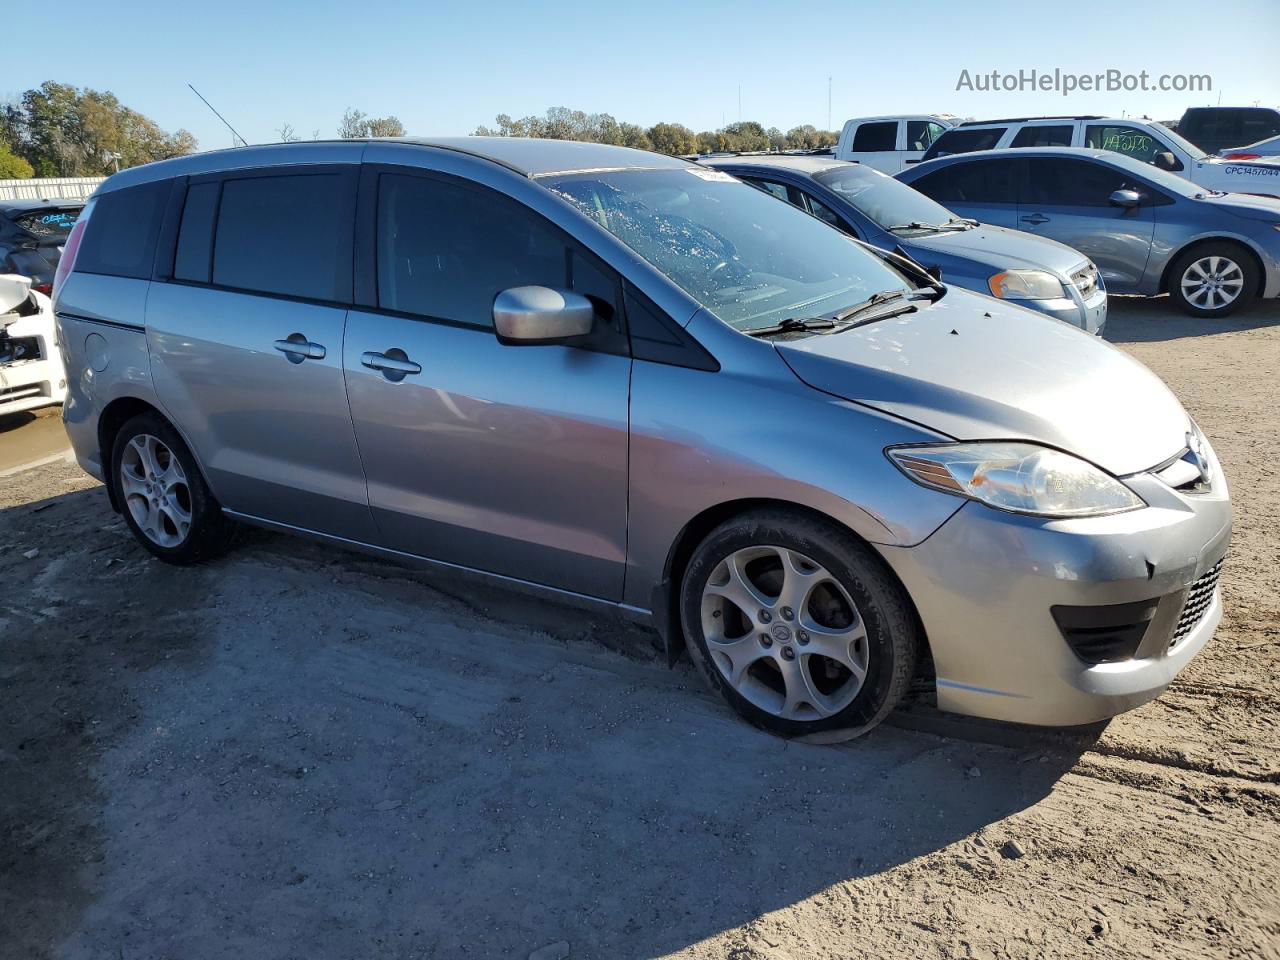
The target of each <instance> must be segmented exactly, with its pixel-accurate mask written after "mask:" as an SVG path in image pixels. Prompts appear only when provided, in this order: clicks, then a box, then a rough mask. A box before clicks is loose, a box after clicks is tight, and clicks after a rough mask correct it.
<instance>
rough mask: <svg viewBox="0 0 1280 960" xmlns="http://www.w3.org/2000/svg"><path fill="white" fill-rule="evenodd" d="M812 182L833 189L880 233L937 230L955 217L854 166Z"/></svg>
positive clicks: (916, 194) (909, 190)
mask: <svg viewBox="0 0 1280 960" xmlns="http://www.w3.org/2000/svg"><path fill="white" fill-rule="evenodd" d="M813 179H815V180H817V181H818V182H819V183H820V184H822V185H823V186H824V187H826V188H827V189H829V190H834V191H835V192H836V193H838V194H839V195H840V196H841V197H843V198H844V199H845V200H847V201H848V202H849V203H850V204H851V205H852V206H853V207H855V208H856V209H858V210H859V211H861V212H862V214H863V215H864V216H866V217H869V218H870V219H871V220H873V221H874V222H875V224H876V225H877V226H878V227H880V229H882V230H895V229H899V228H901V229H905V230H930V229H937V228H938V227H940V226H943V225H944V224H947V223H948V222H949V221H951V220H954V219H955V214H954V213H952V212H951V211H950V210H948V209H947V208H946V207H944V206H943V205H942V204H940V203H936V202H935V201H933V200H930V199H929V198H928V197H926V196H925V195H924V194H923V193H921V192H920V191H918V190H916V189H914V188H913V187H909V186H907V185H906V184H905V183H902V182H901V181H899V180H895V179H893V177H886V176H885V175H884V174H882V173H877V172H874V171H871V170H862V169H859V168H857V167H833V168H832V169H830V170H823V171H822V172H821V173H815V174H814V175H813Z"/></svg>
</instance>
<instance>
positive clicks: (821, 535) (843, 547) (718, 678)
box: [680, 509, 921, 742]
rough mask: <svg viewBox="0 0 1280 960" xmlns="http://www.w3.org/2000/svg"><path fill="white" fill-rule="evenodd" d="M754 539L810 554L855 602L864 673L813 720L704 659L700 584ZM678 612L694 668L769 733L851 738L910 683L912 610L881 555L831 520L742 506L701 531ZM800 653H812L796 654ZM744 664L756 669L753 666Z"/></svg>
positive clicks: (915, 631) (707, 655)
mask: <svg viewBox="0 0 1280 960" xmlns="http://www.w3.org/2000/svg"><path fill="white" fill-rule="evenodd" d="M756 546H760V547H780V548H784V549H786V550H792V551H795V552H797V553H799V554H802V555H803V556H804V557H806V558H810V559H811V560H812V561H814V562H816V563H817V564H818V565H820V566H821V567H824V568H825V569H826V571H827V572H828V573H829V574H830V575H831V577H832V579H834V580H836V581H837V582H838V583H839V585H840V587H842V588H843V589H844V591H846V593H847V594H848V596H849V598H851V599H852V600H853V603H854V604H855V605H856V609H857V614H858V615H859V616H860V617H861V622H862V625H863V627H864V628H865V631H866V636H867V654H866V656H867V662H866V676H865V678H864V679H863V681H862V686H861V688H859V689H858V690H857V693H856V695H854V697H853V700H852V701H851V702H849V703H848V704H847V705H846V706H844V707H843V709H840V710H839V711H838V712H836V713H833V714H831V715H829V716H823V717H816V718H814V719H793V718H789V717H783V716H779V715H777V713H774V712H770V711H769V710H766V709H762V708H761V706H758V705H757V704H756V703H753V702H751V700H749V699H747V698H746V697H745V696H743V695H742V694H741V693H740V692H739V691H738V690H737V689H735V687H734V686H733V684H732V683H730V681H729V679H728V678H727V677H726V676H725V675H724V674H723V673H722V672H721V669H720V668H719V667H717V666H716V665H715V663H713V662H712V654H711V650H710V648H709V646H708V642H707V638H706V636H705V635H704V631H703V622H704V610H703V591H704V589H705V588H706V586H707V584H708V581H709V579H710V578H711V576H712V575H713V573H715V572H716V571H717V570H723V569H724V568H723V567H721V564H722V563H723V562H724V561H725V560H726V558H728V557H730V556H731V555H733V554H735V552H736V551H739V550H744V549H748V548H751V547H756ZM712 616H719V614H715V613H713V614H712ZM680 618H681V626H682V627H683V629H684V634H685V637H686V639H687V640H688V644H687V646H688V649H689V654H690V657H691V659H692V660H693V662H694V664H695V666H696V667H697V668H698V671H699V673H701V674H702V677H703V679H704V680H706V682H707V683H708V684H709V685H710V686H711V688H712V689H713V690H716V691H717V692H718V693H719V694H720V695H721V696H722V697H724V699H725V700H726V701H727V702H728V703H729V705H730V706H731V707H733V708H734V709H735V710H736V711H737V712H738V713H740V714H741V715H742V716H743V717H744V718H746V719H747V720H748V721H750V722H751V723H753V724H755V725H756V726H758V727H761V728H763V729H765V730H768V731H769V732H771V733H774V734H778V735H779V736H783V737H803V738H806V739H810V740H812V741H815V742H836V741H840V740H847V739H851V738H853V737H856V736H859V735H861V734H863V733H865V732H866V731H868V730H870V729H871V728H872V727H875V726H876V725H877V724H879V723H880V722H881V721H882V720H883V719H884V718H885V717H886V716H888V714H889V712H890V711H892V710H893V708H894V707H895V706H896V705H897V704H898V702H899V701H900V700H901V699H902V696H903V695H904V694H905V693H906V691H907V688H908V686H909V685H910V683H911V678H912V675H913V674H914V671H915V666H916V657H917V651H918V649H919V647H920V645H921V639H920V628H919V626H918V621H917V619H916V616H915V613H914V609H913V608H912V605H911V603H910V601H909V600H908V598H907V595H906V592H905V591H904V590H903V588H902V586H901V585H900V584H899V582H898V581H897V578H895V577H894V576H893V574H892V573H891V572H890V571H889V569H888V568H887V567H886V566H885V564H884V561H882V560H881V559H880V558H879V557H878V556H876V554H875V553H874V552H873V551H872V550H871V549H870V548H869V547H867V546H866V544H864V543H863V542H862V541H860V540H859V539H858V538H857V537H855V536H853V535H852V534H850V533H849V532H848V531H846V530H844V529H843V528H841V527H839V526H837V525H836V524H834V523H831V522H828V521H824V520H822V519H820V518H817V517H812V516H808V515H806V514H804V513H801V512H799V511H795V512H792V511H788V510H785V509H765V510H758V511H752V512H749V513H745V514H742V515H740V516H738V517H734V518H733V519H731V520H728V521H726V522H725V523H723V524H721V525H720V526H719V527H717V528H716V529H715V530H713V531H712V532H711V533H710V534H708V535H707V537H706V539H704V540H703V541H702V543H701V544H699V546H698V547H697V549H696V550H695V551H694V553H693V556H692V557H691V558H690V561H689V564H688V566H687V567H686V569H685V572H684V576H683V578H682V580H681V584H680ZM717 622H718V621H717ZM796 623H797V624H798V623H799V619H798V618H797V620H796ZM746 629H747V630H748V632H749V633H750V632H751V631H756V630H763V629H764V628H762V627H760V626H758V625H757V624H756V623H755V622H754V621H752V622H751V623H750V624H749V625H747V627H746ZM770 629H772V628H770ZM797 636H798V633H797ZM763 639H764V635H763V633H762V634H761V640H762V641H763ZM721 649H723V648H721ZM795 650H799V648H798V647H796V648H795ZM800 652H801V653H803V652H804V651H800ZM792 659H795V658H794V657H792ZM800 659H801V662H807V661H809V660H812V658H811V657H803V656H802V657H801V658H800ZM766 666H769V665H768V664H766ZM751 669H753V670H754V669H756V667H755V665H753V666H752V668H751ZM803 669H810V668H809V667H804V668H803Z"/></svg>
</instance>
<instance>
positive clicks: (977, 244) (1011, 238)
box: [895, 223, 1085, 276]
mask: <svg viewBox="0 0 1280 960" xmlns="http://www.w3.org/2000/svg"><path fill="white" fill-rule="evenodd" d="M895 239H897V240H898V242H899V243H901V244H902V247H903V249H904V250H918V251H920V255H921V256H923V257H926V259H927V258H928V255H929V254H934V255H938V256H953V257H963V258H964V259H966V260H970V261H972V262H974V263H982V264H986V265H987V266H989V267H991V268H992V269H991V272H992V273H998V272H999V271H1001V270H1011V269H1013V268H1015V267H1031V268H1038V269H1042V270H1043V269H1049V270H1053V271H1055V272H1056V273H1058V274H1060V275H1062V276H1070V275H1071V271H1072V270H1074V269H1075V268H1077V267H1079V266H1080V264H1082V263H1083V262H1084V259H1085V258H1084V254H1082V253H1080V252H1079V251H1078V250H1073V249H1071V247H1068V246H1067V245H1066V244H1064V243H1058V241H1056V240H1049V239H1047V238H1045V237H1037V236H1035V235H1034V234H1031V233H1024V232H1022V231H1021V230H1007V229H1005V228H1004V227H993V226H991V225H989V224H985V223H984V224H982V225H980V226H977V227H974V228H973V229H972V230H949V231H946V232H943V233H933V234H924V235H922V236H918V237H899V238H895ZM925 251H928V253H925Z"/></svg>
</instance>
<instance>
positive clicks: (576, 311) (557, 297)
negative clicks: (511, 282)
mask: <svg viewBox="0 0 1280 960" xmlns="http://www.w3.org/2000/svg"><path fill="white" fill-rule="evenodd" d="M595 315H596V309H595V307H594V306H592V304H591V301H590V300H588V299H587V298H586V297H584V296H581V295H580V294H576V293H573V292H571V291H569V290H557V289H554V288H553V287H512V288H511V289H509V290H503V291H502V292H501V293H500V294H498V295H497V297H495V298H494V301H493V329H494V332H495V333H496V334H497V335H498V341H499V342H500V343H505V344H507V345H508V346H513V347H520V346H536V345H538V344H553V343H565V342H567V341H571V340H573V339H575V338H577V337H585V336H586V335H587V334H589V333H590V332H591V328H592V326H593V324H594V323H595Z"/></svg>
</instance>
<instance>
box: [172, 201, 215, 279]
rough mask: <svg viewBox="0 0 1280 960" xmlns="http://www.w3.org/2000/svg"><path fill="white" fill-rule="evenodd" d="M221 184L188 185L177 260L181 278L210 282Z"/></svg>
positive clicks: (175, 267) (176, 269) (175, 264)
mask: <svg viewBox="0 0 1280 960" xmlns="http://www.w3.org/2000/svg"><path fill="white" fill-rule="evenodd" d="M221 187H222V184H220V183H196V184H192V185H191V186H190V187H188V188H187V200H186V203H185V204H183V207H182V225H181V226H180V227H179V228H178V250H177V253H176V255H175V256H174V260H173V276H174V278H175V279H177V280H193V281H196V282H198V283H208V282H209V268H210V267H211V266H212V260H213V257H212V253H213V218H214V214H215V213H216V212H217V209H218V191H219V190H220V189H221Z"/></svg>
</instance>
